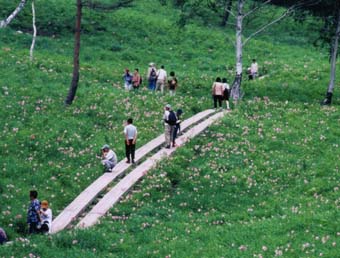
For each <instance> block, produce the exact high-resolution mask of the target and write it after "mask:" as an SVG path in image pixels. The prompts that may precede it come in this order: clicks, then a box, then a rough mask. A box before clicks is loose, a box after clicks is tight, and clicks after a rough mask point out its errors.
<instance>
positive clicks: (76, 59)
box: [65, 0, 133, 105]
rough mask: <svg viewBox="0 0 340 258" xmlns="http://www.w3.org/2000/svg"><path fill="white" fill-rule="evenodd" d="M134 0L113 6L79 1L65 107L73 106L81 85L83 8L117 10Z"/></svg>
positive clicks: (89, 0) (127, 0) (120, 2)
mask: <svg viewBox="0 0 340 258" xmlns="http://www.w3.org/2000/svg"><path fill="white" fill-rule="evenodd" d="M132 2H133V0H120V1H118V2H115V3H111V4H102V3H100V2H95V1H92V0H88V1H84V0H77V14H76V24H75V31H74V52H73V73H72V80H71V85H70V88H69V91H68V94H67V97H66V99H65V105H71V104H72V102H73V100H74V98H75V96H76V92H77V89H78V83H79V67H80V66H79V54H80V36H81V18H82V8H83V6H86V7H88V8H90V9H93V10H116V9H119V8H121V7H124V6H125V7H126V6H129V4H130V3H132Z"/></svg>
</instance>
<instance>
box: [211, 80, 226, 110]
mask: <svg viewBox="0 0 340 258" xmlns="http://www.w3.org/2000/svg"><path fill="white" fill-rule="evenodd" d="M211 94H212V96H213V100H214V108H215V109H216V108H217V102H218V104H219V107H220V108H221V107H222V99H223V84H222V83H221V78H220V77H217V78H216V80H215V82H214V83H213V85H212V88H211Z"/></svg>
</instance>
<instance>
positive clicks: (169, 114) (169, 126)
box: [163, 104, 177, 149]
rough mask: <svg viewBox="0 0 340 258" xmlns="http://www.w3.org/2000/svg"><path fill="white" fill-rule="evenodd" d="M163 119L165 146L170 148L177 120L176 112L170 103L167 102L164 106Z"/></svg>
mask: <svg viewBox="0 0 340 258" xmlns="http://www.w3.org/2000/svg"><path fill="white" fill-rule="evenodd" d="M163 121H164V136H165V148H167V149H170V148H171V144H172V143H173V137H174V130H175V126H176V121H177V117H176V114H175V112H174V111H172V110H171V105H170V104H167V105H166V106H165V108H164V114H163Z"/></svg>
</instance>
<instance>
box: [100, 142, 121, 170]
mask: <svg viewBox="0 0 340 258" xmlns="http://www.w3.org/2000/svg"><path fill="white" fill-rule="evenodd" d="M102 157H103V159H102V164H103V166H104V173H106V172H112V169H113V168H114V167H115V166H116V165H117V155H116V153H114V151H113V150H111V149H110V146H109V145H107V144H105V145H104V146H103V147H102Z"/></svg>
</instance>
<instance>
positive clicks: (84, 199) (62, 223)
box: [51, 109, 214, 234]
mask: <svg viewBox="0 0 340 258" xmlns="http://www.w3.org/2000/svg"><path fill="white" fill-rule="evenodd" d="M212 113H214V110H212V109H208V110H205V111H203V112H200V113H198V114H196V115H194V116H192V117H190V118H189V119H187V120H185V121H183V122H182V123H181V129H182V131H184V130H185V129H187V128H188V127H190V126H191V125H193V124H195V123H197V122H199V121H200V120H202V119H204V118H206V117H207V116H209V115H211V114H212ZM164 142H165V139H164V134H161V135H160V136H158V137H156V138H155V139H153V140H151V141H150V142H148V143H147V144H145V145H143V146H142V147H140V148H139V149H137V150H136V155H135V161H136V162H138V161H139V160H141V159H142V158H143V157H144V156H145V155H147V154H148V153H150V152H151V151H153V150H154V149H156V148H158V147H160V146H161V145H162V144H164ZM130 166H131V164H127V163H126V162H125V159H122V160H121V161H120V162H119V163H118V164H117V165H116V166H115V167H114V169H113V171H112V173H104V174H103V175H102V176H100V177H99V178H97V179H96V180H95V181H94V182H93V183H92V184H91V185H90V186H88V187H87V188H86V189H85V190H84V191H83V192H82V193H80V194H79V195H78V196H77V197H76V198H75V199H74V200H73V201H72V202H71V203H70V204H69V205H68V206H67V207H66V208H65V209H64V210H63V211H62V212H61V213H60V214H59V215H58V216H57V217H56V218H55V219H54V220H53V223H52V230H51V233H52V234H54V233H57V232H59V231H60V230H63V229H65V228H66V227H67V226H69V225H70V224H71V223H72V222H73V221H74V220H76V219H77V217H78V216H79V215H80V214H81V213H82V212H83V211H84V210H85V209H86V208H87V207H88V206H89V205H90V204H91V203H92V202H93V201H94V200H95V199H96V198H97V196H98V195H99V194H100V193H101V192H103V191H104V190H105V189H106V188H107V187H108V185H109V184H110V183H111V182H112V181H113V180H114V179H115V178H117V177H118V176H119V175H121V174H123V173H124V172H125V171H126V170H127V169H128V168H129V167H130Z"/></svg>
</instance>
